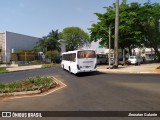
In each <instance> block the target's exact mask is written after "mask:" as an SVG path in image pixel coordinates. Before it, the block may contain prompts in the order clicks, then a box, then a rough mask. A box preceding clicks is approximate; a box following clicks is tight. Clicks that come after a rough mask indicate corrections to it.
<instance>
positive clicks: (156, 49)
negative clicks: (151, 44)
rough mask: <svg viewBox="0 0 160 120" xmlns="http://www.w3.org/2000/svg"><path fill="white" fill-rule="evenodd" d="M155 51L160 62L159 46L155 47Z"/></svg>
mask: <svg viewBox="0 0 160 120" xmlns="http://www.w3.org/2000/svg"><path fill="white" fill-rule="evenodd" d="M154 51H155V56H157V59H156V60H158V62H160V52H159V51H158V48H154Z"/></svg>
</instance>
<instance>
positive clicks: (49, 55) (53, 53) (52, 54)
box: [46, 50, 60, 62]
mask: <svg viewBox="0 0 160 120" xmlns="http://www.w3.org/2000/svg"><path fill="white" fill-rule="evenodd" d="M59 55H60V53H59V52H58V51H57V50H53V51H47V52H46V58H48V59H51V61H52V62H56V59H57V58H58V57H59Z"/></svg>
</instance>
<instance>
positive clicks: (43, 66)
mask: <svg viewBox="0 0 160 120" xmlns="http://www.w3.org/2000/svg"><path fill="white" fill-rule="evenodd" d="M59 65H60V64H55V63H51V64H43V65H42V68H49V67H55V66H59Z"/></svg>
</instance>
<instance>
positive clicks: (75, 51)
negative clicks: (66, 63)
mask: <svg viewBox="0 0 160 120" xmlns="http://www.w3.org/2000/svg"><path fill="white" fill-rule="evenodd" d="M88 50H92V51H95V50H93V49H85V50H74V51H68V52H63V53H62V54H67V53H77V52H78V51H88Z"/></svg>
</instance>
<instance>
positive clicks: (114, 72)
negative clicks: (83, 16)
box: [97, 70, 160, 75]
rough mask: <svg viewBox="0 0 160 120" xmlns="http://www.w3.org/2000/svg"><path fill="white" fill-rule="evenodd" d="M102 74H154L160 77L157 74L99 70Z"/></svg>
mask: <svg viewBox="0 0 160 120" xmlns="http://www.w3.org/2000/svg"><path fill="white" fill-rule="evenodd" d="M97 71H99V72H102V73H112V74H153V75H160V73H157V72H119V71H108V70H107V71H105V70H97Z"/></svg>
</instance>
